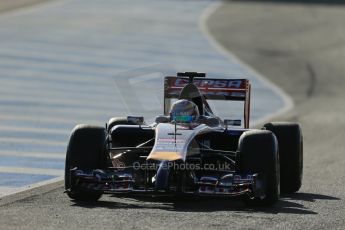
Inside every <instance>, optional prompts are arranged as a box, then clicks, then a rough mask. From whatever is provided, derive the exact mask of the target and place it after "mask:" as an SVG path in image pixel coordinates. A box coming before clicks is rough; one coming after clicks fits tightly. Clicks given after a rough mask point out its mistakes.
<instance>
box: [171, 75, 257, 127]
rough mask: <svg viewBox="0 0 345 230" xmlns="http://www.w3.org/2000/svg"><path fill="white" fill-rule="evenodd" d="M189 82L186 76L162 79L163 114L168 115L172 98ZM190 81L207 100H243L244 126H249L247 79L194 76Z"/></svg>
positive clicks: (248, 88)
mask: <svg viewBox="0 0 345 230" xmlns="http://www.w3.org/2000/svg"><path fill="white" fill-rule="evenodd" d="M190 82H191V79H190V78H188V77H173V76H167V77H165V79H164V114H165V115H168V114H169V110H170V105H171V100H172V99H178V98H179V95H180V92H181V90H182V89H183V87H184V86H185V85H187V84H188V83H190ZM192 82H193V84H194V85H195V86H197V87H198V89H199V91H200V92H201V94H202V95H203V96H204V98H205V99H207V100H232V101H243V102H244V127H245V128H249V115H250V83H249V80H247V79H216V78H194V79H192Z"/></svg>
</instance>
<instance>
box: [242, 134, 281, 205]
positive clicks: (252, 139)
mask: <svg viewBox="0 0 345 230" xmlns="http://www.w3.org/2000/svg"><path fill="white" fill-rule="evenodd" d="M236 170H237V171H238V172H239V173H241V174H254V173H258V174H259V175H261V176H262V177H263V178H264V181H265V184H264V185H263V190H264V196H262V197H254V198H249V197H245V198H244V202H245V203H246V204H247V205H250V206H267V205H272V204H274V203H275V202H276V201H277V200H278V199H279V194H280V189H279V182H280V178H279V154H278V145H277V139H276V137H275V136H274V134H273V133H272V132H270V131H266V130H251V131H247V132H244V133H243V134H242V136H241V137H240V140H239V145H238V157H237V161H236Z"/></svg>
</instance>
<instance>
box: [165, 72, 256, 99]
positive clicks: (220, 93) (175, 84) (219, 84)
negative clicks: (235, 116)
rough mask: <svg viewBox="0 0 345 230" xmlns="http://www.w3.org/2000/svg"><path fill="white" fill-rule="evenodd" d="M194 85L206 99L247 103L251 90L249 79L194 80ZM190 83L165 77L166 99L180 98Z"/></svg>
mask: <svg viewBox="0 0 345 230" xmlns="http://www.w3.org/2000/svg"><path fill="white" fill-rule="evenodd" d="M193 82H194V85H196V86H197V87H198V89H199V90H200V92H201V93H202V94H203V95H204V96H205V98H206V99H210V100H235V101H245V100H246V98H247V97H248V93H249V92H248V91H249V88H250V84H249V81H248V80H247V79H214V78H203V79H194V81H193ZM188 83H189V79H188V78H177V77H169V76H168V77H165V84H164V95H165V98H178V97H179V94H180V92H181V89H182V88H183V87H184V86H185V85H187V84H188Z"/></svg>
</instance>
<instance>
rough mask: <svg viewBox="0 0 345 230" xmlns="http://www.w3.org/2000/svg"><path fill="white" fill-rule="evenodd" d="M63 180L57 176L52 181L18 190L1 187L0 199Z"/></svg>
mask: <svg viewBox="0 0 345 230" xmlns="http://www.w3.org/2000/svg"><path fill="white" fill-rule="evenodd" d="M63 179H64V178H63V176H59V177H56V178H53V179H50V180H45V181H41V182H38V183H35V184H31V185H28V186H23V187H19V188H17V187H15V188H13V187H7V186H1V187H0V197H4V196H9V195H12V194H16V193H20V192H23V191H26V190H29V189H34V188H39V187H41V186H45V185H48V184H53V183H56V182H59V181H62V180H63Z"/></svg>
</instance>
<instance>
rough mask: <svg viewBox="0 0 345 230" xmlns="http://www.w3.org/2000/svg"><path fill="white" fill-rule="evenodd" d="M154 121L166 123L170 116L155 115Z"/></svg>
mask: <svg viewBox="0 0 345 230" xmlns="http://www.w3.org/2000/svg"><path fill="white" fill-rule="evenodd" d="M155 122H156V123H157V124H158V123H168V122H170V117H169V116H163V115H161V116H157V117H156V119H155Z"/></svg>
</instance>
